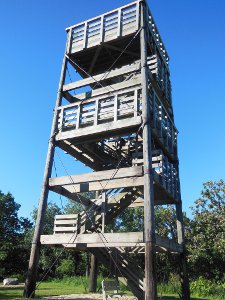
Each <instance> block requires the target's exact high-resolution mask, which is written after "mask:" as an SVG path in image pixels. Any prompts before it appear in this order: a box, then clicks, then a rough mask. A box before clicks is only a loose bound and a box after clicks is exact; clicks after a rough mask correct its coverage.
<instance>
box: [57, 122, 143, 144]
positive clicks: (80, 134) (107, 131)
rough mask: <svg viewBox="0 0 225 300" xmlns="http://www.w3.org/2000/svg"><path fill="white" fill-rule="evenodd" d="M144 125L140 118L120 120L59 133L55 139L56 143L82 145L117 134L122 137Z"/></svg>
mask: <svg viewBox="0 0 225 300" xmlns="http://www.w3.org/2000/svg"><path fill="white" fill-rule="evenodd" d="M141 124H142V119H141V117H140V116H138V117H136V118H129V119H124V120H118V121H117V122H108V123H105V124H99V125H96V126H87V127H84V128H80V129H71V130H68V131H62V132H59V133H58V134H57V135H56V137H55V139H56V141H60V140H65V139H68V140H69V139H73V140H74V141H76V140H78V141H79V143H81V142H82V141H84V140H87V139H88V140H89V139H93V140H94V139H96V137H98V139H101V138H102V137H103V136H104V135H107V137H110V136H112V135H115V133H116V134H117V136H118V135H120V134H121V133H125V132H127V131H128V129H129V130H130V129H131V128H132V127H133V128H138V126H140V125H141Z"/></svg>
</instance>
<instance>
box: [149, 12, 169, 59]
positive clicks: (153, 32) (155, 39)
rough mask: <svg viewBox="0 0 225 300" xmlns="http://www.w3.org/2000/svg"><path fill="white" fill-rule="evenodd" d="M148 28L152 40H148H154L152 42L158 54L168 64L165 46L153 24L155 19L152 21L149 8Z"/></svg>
mask: <svg viewBox="0 0 225 300" xmlns="http://www.w3.org/2000/svg"><path fill="white" fill-rule="evenodd" d="M148 28H149V32H150V37H151V38H152V41H150V42H154V44H155V45H156V47H157V50H158V53H159V54H160V56H161V57H162V59H163V60H164V61H165V63H166V64H167V65H168V63H169V56H168V53H167V51H166V48H165V46H164V44H163V41H162V38H161V36H160V34H159V31H158V29H157V26H156V24H155V21H154V19H153V17H152V14H151V12H150V10H149V9H148Z"/></svg>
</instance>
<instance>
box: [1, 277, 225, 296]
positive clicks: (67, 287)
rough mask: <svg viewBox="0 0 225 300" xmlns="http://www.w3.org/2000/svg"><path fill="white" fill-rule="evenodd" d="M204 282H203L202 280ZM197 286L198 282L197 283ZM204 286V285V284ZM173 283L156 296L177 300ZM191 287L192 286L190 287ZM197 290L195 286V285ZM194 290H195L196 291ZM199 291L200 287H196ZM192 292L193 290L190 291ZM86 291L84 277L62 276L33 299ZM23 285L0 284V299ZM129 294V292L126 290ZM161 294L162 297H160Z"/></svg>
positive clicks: (43, 286) (16, 293)
mask: <svg viewBox="0 0 225 300" xmlns="http://www.w3.org/2000/svg"><path fill="white" fill-rule="evenodd" d="M101 281H102V278H98V292H101V291H100V288H101ZM204 283H205V282H204ZM198 286H199V284H198ZM204 286H205V285H204ZM174 288H175V286H174V285H171V284H170V285H164V286H159V287H158V297H159V299H162V300H178V299H179V296H178V295H177V296H176V294H177V292H176V291H177V290H174ZM192 289H193V287H192ZM121 290H122V291H123V292H127V290H126V289H125V287H122V288H121ZM196 290H197V287H196ZM196 290H195V291H196ZM198 290H199V291H200V290H201V288H199V289H198ZM192 292H193V291H192ZM86 293H87V279H86V278H85V277H75V278H64V279H63V280H53V281H47V282H42V283H41V284H40V285H39V286H38V289H37V291H36V296H35V299H41V298H42V297H45V296H59V295H70V294H86ZM22 294H23V286H14V287H5V286H2V285H0V299H1V300H19V299H23V298H22ZM127 294H128V295H129V294H130V292H127ZM161 296H162V297H161ZM197 299H198V300H222V299H225V297H224V296H217V295H207V296H206V295H201V294H200V293H194V292H193V295H192V300H197Z"/></svg>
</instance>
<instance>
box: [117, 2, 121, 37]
mask: <svg viewBox="0 0 225 300" xmlns="http://www.w3.org/2000/svg"><path fill="white" fill-rule="evenodd" d="M121 16H122V12H121V8H120V9H118V23H117V24H118V28H117V37H119V36H121V25H122V18H121Z"/></svg>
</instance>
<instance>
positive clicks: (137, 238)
mask: <svg viewBox="0 0 225 300" xmlns="http://www.w3.org/2000/svg"><path fill="white" fill-rule="evenodd" d="M104 237H105V238H102V236H101V234H98V233H91V234H90V233H86V234H78V235H74V234H72V233H65V234H60V233H58V234H53V235H42V236H41V243H42V244H44V245H61V244H63V245H66V247H67V248H76V247H77V246H78V247H79V245H83V246H85V247H87V248H95V247H100V248H105V246H107V247H109V246H110V247H137V246H138V247H139V246H140V247H143V246H144V245H145V241H144V237H143V232H124V233H104ZM106 241H107V242H106ZM156 245H157V249H155V251H159V252H173V253H182V251H183V247H182V245H179V244H178V243H176V242H175V241H173V240H171V239H168V238H163V237H159V236H156Z"/></svg>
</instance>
